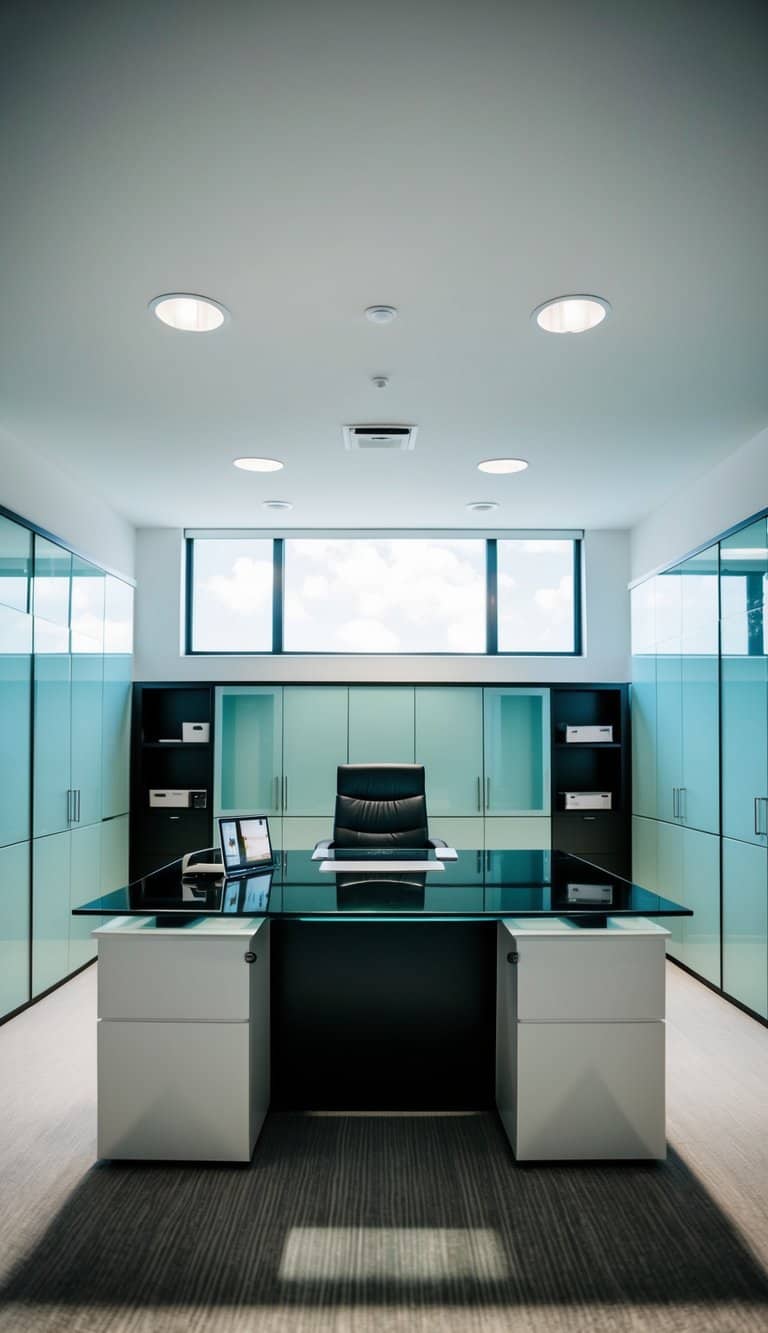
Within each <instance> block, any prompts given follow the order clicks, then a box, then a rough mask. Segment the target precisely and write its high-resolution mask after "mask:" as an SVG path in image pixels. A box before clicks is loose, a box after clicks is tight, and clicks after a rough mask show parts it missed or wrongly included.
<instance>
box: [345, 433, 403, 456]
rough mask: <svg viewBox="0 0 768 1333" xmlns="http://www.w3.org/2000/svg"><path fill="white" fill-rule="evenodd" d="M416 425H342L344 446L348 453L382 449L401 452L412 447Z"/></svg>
mask: <svg viewBox="0 0 768 1333" xmlns="http://www.w3.org/2000/svg"><path fill="white" fill-rule="evenodd" d="M417 430H418V426H344V428H343V434H344V448H345V449H348V450H349V452H350V453H358V452H362V451H363V450H366V451H368V450H374V449H383V450H386V451H388V452H389V453H393V452H394V453H402V452H405V450H407V449H413V448H414V446H415V443H416V432H417Z"/></svg>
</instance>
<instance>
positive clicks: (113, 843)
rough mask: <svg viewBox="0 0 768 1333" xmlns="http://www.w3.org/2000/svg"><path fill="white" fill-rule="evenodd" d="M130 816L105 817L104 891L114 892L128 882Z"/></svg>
mask: <svg viewBox="0 0 768 1333" xmlns="http://www.w3.org/2000/svg"><path fill="white" fill-rule="evenodd" d="M128 822H129V821H128V816H127V815H120V816H118V818H117V819H105V820H104V822H103V824H102V825H101V871H100V875H99V879H100V887H101V892H102V893H112V892H113V891H114V890H115V889H122V888H123V886H124V885H125V884H127V883H128Z"/></svg>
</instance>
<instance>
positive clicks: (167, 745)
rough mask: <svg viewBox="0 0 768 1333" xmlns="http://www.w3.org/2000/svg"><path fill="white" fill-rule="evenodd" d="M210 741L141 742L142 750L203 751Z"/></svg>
mask: <svg viewBox="0 0 768 1333" xmlns="http://www.w3.org/2000/svg"><path fill="white" fill-rule="evenodd" d="M210 743H211V742H210V741H142V742H141V748H142V750H205V749H206V748H207V747H208V746H209V745H210Z"/></svg>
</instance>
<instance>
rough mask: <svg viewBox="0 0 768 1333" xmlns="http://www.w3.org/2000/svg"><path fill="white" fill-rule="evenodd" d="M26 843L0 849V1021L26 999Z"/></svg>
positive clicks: (27, 879)
mask: <svg viewBox="0 0 768 1333" xmlns="http://www.w3.org/2000/svg"><path fill="white" fill-rule="evenodd" d="M29 924H30V923H29V843H28V842H19V843H16V844H15V845H14V846H13V847H0V1018H2V1017H3V1015H4V1014H8V1013H10V1012H11V1010H12V1009H18V1007H19V1005H20V1004H26V1002H27V1000H28V999H29Z"/></svg>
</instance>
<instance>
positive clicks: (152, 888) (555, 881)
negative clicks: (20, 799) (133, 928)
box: [74, 849, 693, 924]
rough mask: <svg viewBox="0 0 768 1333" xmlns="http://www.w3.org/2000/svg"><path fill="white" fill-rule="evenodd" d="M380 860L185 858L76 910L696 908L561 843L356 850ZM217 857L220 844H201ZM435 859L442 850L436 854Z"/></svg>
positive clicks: (402, 913) (566, 911)
mask: <svg viewBox="0 0 768 1333" xmlns="http://www.w3.org/2000/svg"><path fill="white" fill-rule="evenodd" d="M351 855H353V856H354V861H355V862H358V863H359V862H360V861H365V862H369V863H370V870H369V869H368V868H367V865H366V868H365V869H364V870H359V869H357V868H356V869H354V870H351V869H349V870H346V871H345V870H344V869H343V861H340V862H339V867H340V868H339V870H338V871H337V872H333V873H330V874H329V873H322V872H321V870H320V862H318V861H313V860H312V851H311V850H307V851H289V852H282V853H279V854H278V864H277V865H276V866H275V868H274V869H273V870H270V871H267V872H261V873H259V874H254V875H249V876H247V877H245V878H242V879H241V878H238V879H227V878H225V877H224V876H223V875H222V876H221V878H219V877H217V876H216V875H206V876H200V875H198V876H196V875H194V874H186V875H183V874H182V863H181V861H180V860H179V861H174V862H172V863H171V864H170V865H167V866H163V867H162V868H161V869H159V870H157V871H155V872H154V873H153V874H151V875H146V876H145V877H144V878H143V879H138V880H135V881H134V882H133V883H132V884H127V885H125V887H124V888H122V889H116V890H115V891H114V892H112V893H107V894H104V895H103V896H102V897H99V898H94V899H93V901H92V902H89V903H86V904H84V905H83V906H82V907H78V908H76V909H75V911H74V915H75V916H100V917H113V916H158V917H162V918H164V919H168V920H169V921H170V920H173V919H176V920H178V921H179V923H180V924H181V922H182V920H183V919H184V918H188V917H204V916H212V917H250V916H270V917H279V918H285V919H294V920H296V919H303V920H306V919H320V918H326V919H327V918H353V917H361V918H367V919H371V918H375V917H378V918H381V919H384V920H386V919H402V918H431V919H433V920H447V919H452V918H455V919H461V920H470V921H482V920H494V919H496V920H500V919H502V918H504V917H553V916H567V917H568V918H571V919H576V918H581V919H583V921H584V924H587V922H588V921H589V920H593V919H597V918H598V917H603V918H604V917H605V916H612V917H613V916H617V917H619V916H621V917H626V916H653V917H665V916H669V917H674V916H692V915H693V913H692V912H691V911H690V909H688V908H686V907H681V906H680V905H679V904H678V903H675V902H672V901H670V899H668V898H663V897H661V896H660V895H659V894H657V893H652V892H651V891H650V890H649V889H645V888H643V886H642V885H640V884H633V883H631V882H630V881H629V880H626V879H622V878H621V877H620V876H618V875H613V874H609V873H608V872H607V871H605V870H601V869H599V868H598V867H597V866H594V865H592V864H590V862H588V861H585V860H583V859H582V858H581V857H578V856H573V855H570V854H568V853H565V852H559V851H553V852H543V851H521V850H515V851H511V850H510V851H460V852H459V853H458V858H457V859H456V860H455V861H445V862H443V866H444V869H443V870H440V871H430V870H426V869H425V870H424V871H421V870H419V869H409V870H407V871H403V870H397V869H396V868H395V867H393V866H392V865H391V864H390V863H389V861H390V857H391V854H389V856H388V857H387V858H386V859H384V860H382V859H381V857H380V856H379V855H378V854H377V853H375V852H369V853H365V852H363V853H361V852H358V851H355V852H354V854H352V853H350V856H351ZM426 857H427V854H426V853H424V852H421V851H406V850H403V849H398V851H397V859H398V860H407V861H410V862H413V861H418V860H421V859H425V858H426ZM200 858H201V859H204V860H206V861H209V862H213V861H216V860H218V859H220V856H219V853H218V851H216V852H213V851H210V852H204V853H200ZM429 860H430V862H431V863H432V864H434V858H433V857H431V856H430V858H429Z"/></svg>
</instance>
